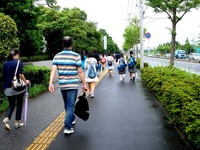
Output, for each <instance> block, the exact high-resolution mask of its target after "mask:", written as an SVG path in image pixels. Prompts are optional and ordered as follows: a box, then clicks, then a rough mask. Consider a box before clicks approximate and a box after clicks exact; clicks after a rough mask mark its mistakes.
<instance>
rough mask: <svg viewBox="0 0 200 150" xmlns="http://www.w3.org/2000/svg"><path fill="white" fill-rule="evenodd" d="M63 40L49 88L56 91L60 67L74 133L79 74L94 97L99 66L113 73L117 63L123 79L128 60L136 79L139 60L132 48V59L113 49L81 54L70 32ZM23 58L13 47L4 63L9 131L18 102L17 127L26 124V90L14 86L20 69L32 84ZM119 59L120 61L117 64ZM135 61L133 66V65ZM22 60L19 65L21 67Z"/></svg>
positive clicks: (67, 126) (67, 117)
mask: <svg viewBox="0 0 200 150" xmlns="http://www.w3.org/2000/svg"><path fill="white" fill-rule="evenodd" d="M62 44H63V50H62V51H61V52H59V53H58V54H56V55H55V56H54V58H53V61H52V70H51V74H50V80H49V91H50V92H51V93H53V92H54V85H53V80H54V77H55V73H56V71H58V75H59V78H58V83H59V88H60V91H61V95H62V98H63V102H64V108H65V110H66V115H65V121H64V133H65V134H72V133H74V129H73V128H72V126H73V125H74V124H75V123H76V122H75V115H74V109H75V108H74V106H75V102H76V98H77V94H78V88H79V79H78V76H79V78H80V79H81V82H82V92H85V91H86V89H88V90H89V94H90V96H91V98H94V96H95V95H94V93H95V82H97V81H98V74H97V72H98V70H99V69H100V68H101V69H102V70H105V68H106V67H107V69H108V73H109V77H112V73H113V70H114V69H115V66H116V65H117V66H118V67H117V68H118V73H119V74H120V80H121V81H122V82H124V81H125V74H126V68H127V64H128V67H129V69H128V71H129V72H130V80H131V81H134V80H135V76H134V73H135V64H134V63H133V62H135V57H134V56H133V53H132V52H130V55H129V57H128V60H126V58H125V55H124V54H119V53H118V54H117V55H116V56H115V58H114V57H113V56H112V55H111V54H110V53H108V55H107V56H106V55H105V54H103V55H102V56H101V57H100V55H99V54H98V53H93V52H88V53H87V54H86V55H85V54H82V55H81V56H80V55H79V54H78V53H76V52H73V51H72V48H73V39H72V37H70V36H65V37H63V39H62ZM19 59H20V55H19V51H18V50H13V51H11V52H10V54H9V56H8V59H7V61H6V62H5V63H4V66H3V89H4V93H5V95H6V96H7V99H8V101H9V108H8V110H7V111H6V116H5V119H4V120H3V124H4V128H5V130H7V131H10V130H11V128H10V124H9V121H10V119H11V116H12V113H13V111H14V108H15V103H17V109H16V118H15V119H16V122H15V127H16V128H20V127H22V126H23V125H24V124H23V123H22V122H21V116H22V105H23V97H24V93H25V90H24V89H23V90H21V91H16V90H14V89H13V88H12V80H13V77H14V76H15V73H16V75H17V77H18V78H20V79H21V80H23V81H24V83H25V84H26V85H28V84H29V83H30V81H29V80H26V78H25V76H24V75H23V65H22V62H21V61H19ZM115 60H116V62H117V64H115ZM131 63H132V66H133V67H131V65H130V64H131ZM18 64H19V66H18V67H17V65H18ZM133 64H134V65H133ZM15 70H16V72H15Z"/></svg>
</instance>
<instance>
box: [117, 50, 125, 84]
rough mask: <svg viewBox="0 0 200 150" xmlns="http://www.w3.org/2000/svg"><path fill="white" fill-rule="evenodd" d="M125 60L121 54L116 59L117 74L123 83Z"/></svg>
mask: <svg viewBox="0 0 200 150" xmlns="http://www.w3.org/2000/svg"><path fill="white" fill-rule="evenodd" d="M126 66H127V65H126V59H125V55H124V54H123V53H121V54H120V58H119V59H118V73H119V77H120V81H122V82H125V75H126Z"/></svg>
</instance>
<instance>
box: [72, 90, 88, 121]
mask: <svg viewBox="0 0 200 150" xmlns="http://www.w3.org/2000/svg"><path fill="white" fill-rule="evenodd" d="M74 114H75V115H76V116H77V117H79V118H80V119H83V120H84V121H86V120H88V118H89V104H88V101H87V98H86V93H85V92H84V93H83V94H82V95H80V96H79V97H78V101H77V103H76V104H75V111H74Z"/></svg>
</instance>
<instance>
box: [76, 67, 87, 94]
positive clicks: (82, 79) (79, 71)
mask: <svg viewBox="0 0 200 150" xmlns="http://www.w3.org/2000/svg"><path fill="white" fill-rule="evenodd" d="M78 75H79V77H80V78H81V81H82V84H83V85H82V91H83V92H85V90H86V82H85V75H84V73H83V70H82V68H81V67H78Z"/></svg>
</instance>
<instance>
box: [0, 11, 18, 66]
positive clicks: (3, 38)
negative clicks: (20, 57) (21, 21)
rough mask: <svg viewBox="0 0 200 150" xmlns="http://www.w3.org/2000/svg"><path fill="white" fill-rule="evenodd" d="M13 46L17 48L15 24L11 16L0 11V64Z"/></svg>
mask: <svg viewBox="0 0 200 150" xmlns="http://www.w3.org/2000/svg"><path fill="white" fill-rule="evenodd" d="M13 48H15V49H18V48H19V40H18V38H17V25H16V23H15V21H14V20H13V19H12V18H10V17H9V16H7V15H4V14H3V13H0V64H2V63H3V62H4V61H5V60H6V57H7V55H8V53H9V51H11V50H12V49H13Z"/></svg>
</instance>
